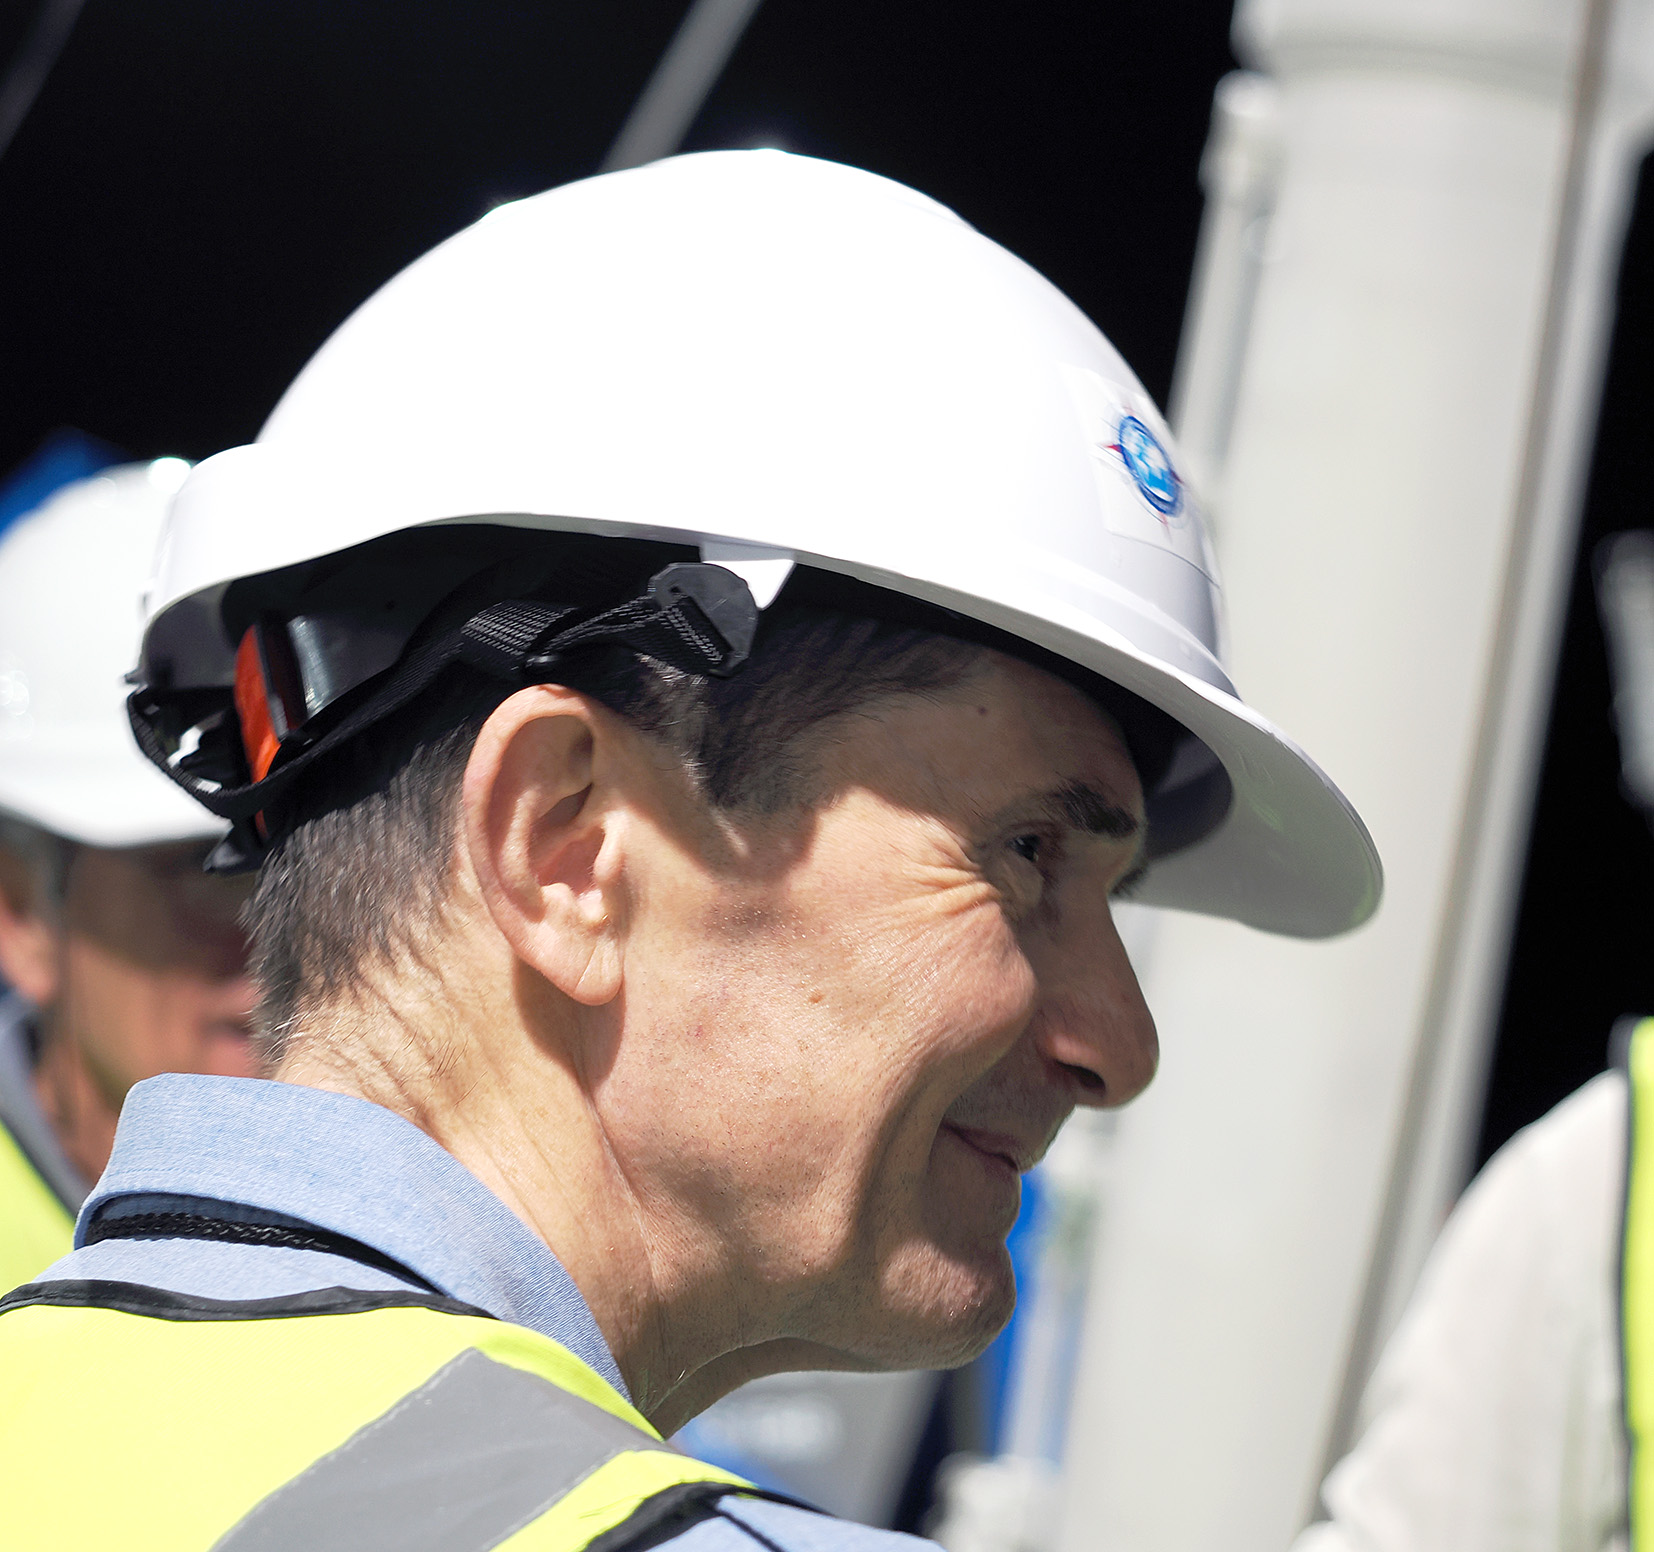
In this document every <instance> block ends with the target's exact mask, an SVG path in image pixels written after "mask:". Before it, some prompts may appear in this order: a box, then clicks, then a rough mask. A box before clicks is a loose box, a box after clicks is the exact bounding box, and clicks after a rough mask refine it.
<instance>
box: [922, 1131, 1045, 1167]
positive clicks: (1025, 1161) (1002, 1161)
mask: <svg viewBox="0 0 1654 1552" xmlns="http://www.w3.org/2000/svg"><path fill="white" fill-rule="evenodd" d="M942 1130H943V1131H944V1132H949V1133H951V1134H952V1135H953V1136H954V1137H957V1138H958V1139H959V1141H960V1142H962V1143H963V1144H964V1145H965V1146H966V1147H967V1148H969V1149H970V1150H971V1151H972V1152H973V1153H976V1154H978V1155H980V1156H981V1157H982V1158H983V1159H985V1160H987V1161H988V1162H989V1163H990V1164H991V1165H993V1166H995V1167H996V1168H999V1169H1003V1170H1004V1171H1005V1172H1006V1173H1008V1174H1010V1175H1012V1176H1017V1175H1022V1174H1025V1173H1026V1172H1027V1171H1028V1170H1030V1169H1032V1168H1033V1167H1034V1165H1035V1164H1036V1163H1037V1162H1038V1155H1037V1154H1036V1153H1035V1152H1034V1151H1033V1150H1032V1149H1030V1148H1029V1147H1028V1146H1027V1145H1026V1144H1025V1143H1022V1142H1019V1141H1018V1140H1017V1139H1016V1138H1015V1137H1012V1136H1010V1135H1009V1134H1007V1133H1005V1132H989V1131H983V1130H981V1129H980V1128H978V1127H974V1126H957V1125H955V1124H954V1123H953V1122H952V1121H944V1122H943V1123H942Z"/></svg>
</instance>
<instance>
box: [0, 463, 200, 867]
mask: <svg viewBox="0 0 1654 1552" xmlns="http://www.w3.org/2000/svg"><path fill="white" fill-rule="evenodd" d="M188 472H189V465H188V464H187V463H185V462H184V461H183V460H182V459H179V458H160V459H156V460H155V461H154V462H152V463H147V464H131V465H128V466H126V467H124V468H118V469H110V470H107V471H106V472H104V473H102V474H98V475H94V476H93V477H92V478H90V479H85V480H77V481H75V482H74V483H73V484H72V485H68V486H65V487H64V488H63V489H62V490H60V491H58V492H57V493H56V494H55V495H53V496H52V497H50V498H49V499H48V500H47V501H45V502H44V503H42V505H40V506H39V507H37V508H36V509H35V510H34V511H33V512H30V513H26V514H25V515H24V516H22V517H20V518H18V519H17V521H16V522H15V523H14V524H12V525H11V527H10V528H8V529H7V530H6V533H5V536H4V538H0V812H5V813H8V814H11V815H12V816H14V817H16V818H18V819H22V820H24V821H26V822H27V823H29V824H32V825H35V826H37V827H38V828H40V829H44V830H49V831H51V832H53V833H54V834H57V835H61V836H64V837H66V838H67V839H69V840H74V841H80V842H83V843H85V844H87V845H92V846H139V845H148V844H152V843H157V842H164V841H179V840H194V839H206V838H210V837H213V836H216V835H220V834H222V833H223V830H224V824H223V822H222V821H221V820H218V819H215V818H214V817H213V816H212V815H211V814H209V813H207V812H206V810H205V809H203V808H202V807H201V806H200V805H199V804H197V803H193V802H191V801H190V799H189V798H188V797H186V796H185V794H184V793H182V792H180V791H179V790H178V788H177V787H176V786H174V785H173V783H172V782H170V781H168V780H167V779H166V777H165V776H163V775H162V774H161V773H160V772H159V771H157V770H155V769H154V768H153V767H152V766H151V765H150V764H149V762H148V761H146V760H145V759H144V758H143V757H142V756H141V755H140V754H139V753H138V750H137V748H136V747H135V746H134V744H133V742H132V733H131V729H130V728H129V726H128V724H127V715H126V697H127V692H128V687H127V684H126V674H127V672H128V670H130V668H131V667H132V664H133V663H134V661H136V658H137V648H138V636H139V628H140V625H141V618H142V604H141V595H142V592H143V590H144V587H145V585H146V584H147V582H148V581H149V576H150V568H151V566H152V564H153V562H154V555H155V542H156V538H157V536H158V534H159V533H160V530H161V522H162V519H163V517H164V516H165V513H166V507H167V503H168V501H169V500H170V499H171V498H172V495H173V493H174V492H175V491H176V490H177V488H178V485H179V483H180V482H181V481H182V479H183V478H184V476H185V475H186V474H188Z"/></svg>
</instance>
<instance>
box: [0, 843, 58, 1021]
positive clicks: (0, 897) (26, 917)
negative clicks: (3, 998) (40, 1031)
mask: <svg viewBox="0 0 1654 1552" xmlns="http://www.w3.org/2000/svg"><path fill="white" fill-rule="evenodd" d="M57 947H58V945H57V928H56V927H55V926H54V925H53V923H52V921H51V918H50V916H49V915H48V914H47V911H46V902H45V901H44V900H42V899H41V889H40V876H39V869H38V868H37V867H36V866H35V865H34V864H33V863H32V862H30V861H29V859H28V858H26V857H20V856H18V854H17V853H16V852H14V851H12V850H11V849H10V848H9V847H5V846H0V976H4V977H5V978H6V980H7V981H9V982H10V983H11V984H12V985H13V986H14V987H16V988H17V990H18V991H19V992H21V993H22V994H23V996H24V997H26V998H28V1000H29V1001H30V1002H32V1003H33V1004H34V1005H35V1006H36V1007H37V1008H43V1007H45V1006H46V1005H47V1004H48V1003H49V1002H51V1000H52V999H53V998H54V997H56V996H57V983H58V953H57Z"/></svg>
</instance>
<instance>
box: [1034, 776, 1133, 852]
mask: <svg viewBox="0 0 1654 1552" xmlns="http://www.w3.org/2000/svg"><path fill="white" fill-rule="evenodd" d="M1045 801H1046V804H1047V806H1048V807H1050V808H1052V809H1054V810H1055V811H1056V812H1057V813H1059V814H1061V815H1062V817H1063V818H1064V819H1066V820H1067V821H1068V822H1069V823H1070V824H1071V825H1073V826H1074V828H1075V829H1076V830H1084V831H1085V832H1086V834H1087V835H1101V836H1105V837H1106V838H1107V839H1109V840H1111V841H1129V840H1131V839H1132V838H1133V837H1134V836H1141V835H1142V833H1143V821H1142V820H1141V819H1139V818H1138V817H1137V815H1136V814H1134V813H1132V811H1131V810H1130V809H1129V808H1123V807H1121V805H1120V804H1118V803H1111V802H1110V801H1109V800H1108V799H1107V798H1105V797H1104V796H1103V795H1102V793H1100V792H1099V791H1097V789H1096V788H1095V787H1088V786H1087V785H1086V784H1085V783H1084V782H1083V781H1071V782H1069V783H1067V785H1065V786H1062V787H1058V788H1057V790H1056V791H1055V792H1052V793H1050V794H1049V795H1048V796H1047V798H1046V800H1045Z"/></svg>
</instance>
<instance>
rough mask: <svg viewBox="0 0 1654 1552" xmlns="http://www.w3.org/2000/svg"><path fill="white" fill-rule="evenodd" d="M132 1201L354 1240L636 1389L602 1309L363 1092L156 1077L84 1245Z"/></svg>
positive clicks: (418, 1134) (515, 1222)
mask: <svg viewBox="0 0 1654 1552" xmlns="http://www.w3.org/2000/svg"><path fill="white" fill-rule="evenodd" d="M133 1195H162V1196H194V1197H205V1198H208V1199H210V1200H213V1201H222V1202H231V1203H235V1204H238V1205H241V1206H245V1207H252V1208H256V1209H260V1210H262V1211H265V1212H272V1213H280V1214H283V1215H285V1216H287V1217H291V1218H297V1219H300V1220H302V1221H303V1222H306V1223H310V1224H313V1225H315V1226H316V1227H317V1228H320V1229H328V1230H330V1231H332V1232H333V1233H335V1234H344V1235H348V1236H349V1237H350V1238H352V1239H355V1240H359V1241H361V1243H363V1244H364V1245H370V1246H372V1247H373V1248H374V1249H375V1250H378V1251H381V1252H382V1253H384V1254H385V1255H388V1256H390V1257H392V1258H393V1259H394V1260H397V1261H400V1262H401V1263H402V1264H403V1265H404V1266H407V1267H410V1268H412V1269H413V1270H414V1271H416V1272H418V1273H419V1274H420V1276H421V1277H424V1278H425V1279H427V1280H428V1281H429V1282H431V1283H434V1284H435V1285H436V1286H437V1287H438V1288H440V1289H442V1291H443V1292H444V1293H446V1294H447V1295H448V1296H449V1297H450V1298H455V1299H460V1300H462V1301H463V1302H465V1303H467V1304H475V1305H477V1306H478V1307H479V1308H481V1309H485V1310H487V1311H488V1312H489V1313H490V1314H492V1315H497V1316H498V1317H500V1318H501V1319H502V1320H510V1321H514V1322H515V1323H516V1324H518V1325H523V1326H528V1327H530V1328H532V1329H533V1330H535V1331H538V1332H540V1333H541V1334H542V1335H544V1336H548V1337H550V1338H551V1339H552V1340H553V1341H555V1342H560V1343H561V1344H562V1345H563V1346H564V1347H566V1348H568V1350H569V1351H570V1352H572V1353H573V1354H574V1355H575V1356H576V1357H577V1358H579V1359H581V1360H582V1361H583V1362H585V1363H587V1364H589V1365H590V1366H591V1367H592V1368H593V1369H595V1370H596V1371H597V1372H598V1373H599V1374H601V1375H602V1376H603V1378H604V1379H606V1380H607V1381H608V1382H609V1383H610V1384H611V1385H613V1386H614V1387H615V1388H616V1389H617V1390H618V1391H619V1392H620V1393H621V1395H623V1396H624V1395H627V1390H626V1384H625V1381H624V1380H623V1379H622V1378H621V1375H620V1369H619V1367H618V1366H617V1365H616V1363H615V1361H614V1356H613V1354H611V1353H610V1351H609V1348H608V1344H607V1343H606V1342H605V1341H604V1340H603V1334H602V1332H601V1331H600V1330H599V1329H598V1325H597V1321H596V1319H595V1318H594V1317H593V1315H592V1312H591V1308H590V1306H589V1305H588V1304H587V1303H586V1301H585V1299H584V1298H583V1297H582V1296H581V1293H580V1290H579V1289H578V1288H576V1287H575V1285H574V1280H573V1278H571V1277H570V1276H569V1274H568V1273H567V1272H566V1271H565V1270H564V1269H563V1266H562V1263H561V1262H559V1261H558V1259H557V1257H556V1256H554V1255H553V1254H552V1253H551V1251H550V1250H549V1249H548V1248H547V1247H546V1245H545V1242H544V1241H543V1240H541V1239H540V1238H539V1236H538V1235H536V1234H535V1233H533V1231H532V1230H530V1229H529V1227H528V1225H527V1224H525V1223H524V1222H523V1221H522V1219H520V1218H519V1217H517V1215H516V1214H515V1213H513V1212H512V1211H511V1210H510V1209H509V1208H508V1207H507V1206H506V1205H505V1203H504V1202H502V1201H501V1200H500V1199H499V1198H498V1197H497V1196H495V1195H494V1193H493V1192H492V1191H490V1190H489V1189H488V1188H487V1187H486V1186H485V1185H483V1183H482V1182H481V1181H480V1180H478V1179H477V1177H476V1176H475V1175H473V1174H472V1173H471V1171H470V1170H468V1169H467V1168H466V1167H465V1166H464V1165H463V1164H461V1163H460V1161H459V1160H458V1159H456V1158H455V1157H454V1156H453V1154H451V1153H449V1152H448V1151H447V1150H446V1149H445V1148H443V1147H442V1146H440V1144H438V1143H436V1142H434V1141H433V1140H432V1139H431V1138H429V1137H427V1136H426V1135H425V1133H424V1132H422V1131H420V1130H419V1128H418V1127H417V1126H414V1125H413V1124H412V1123H411V1122H409V1121H404V1120H403V1119H402V1118H401V1117H400V1116H398V1115H393V1114H392V1113H391V1112H390V1111H389V1110H386V1109H384V1108H383V1107H382V1106H379V1105H375V1104H371V1103H369V1102H368V1101H367V1100H365V1099H355V1098H352V1097H351V1096H349V1095H346V1094H331V1093H328V1092H327V1091H325V1090H323V1089H313V1088H303V1087H300V1086H298V1085H296V1084H291V1083H275V1082H272V1081H269V1080H267V1079H262V1078H217V1077H207V1076H203V1075H200V1074H183V1073H164V1074H162V1075H161V1076H160V1077H158V1078H150V1079H147V1080H146V1081H145V1082H143V1083H140V1084H138V1085H137V1086H136V1087H135V1088H133V1090H132V1091H131V1093H130V1094H128V1095H127V1099H126V1105H125V1108H124V1109H123V1110H122V1111H121V1119H120V1125H119V1127H118V1128H117V1130H116V1133H115V1147H114V1151H113V1152H112V1153H111V1155H110V1158H109V1167H108V1169H106V1170H105V1171H104V1174H103V1178H102V1179H101V1180H100V1181H99V1182H98V1184H97V1186H96V1187H95V1188H94V1190H93V1192H92V1194H91V1196H89V1197H88V1198H87V1200H86V1204H85V1206H84V1207H83V1208H82V1209H81V1214H80V1221H79V1223H78V1224H77V1225H76V1228H75V1244H76V1245H77V1246H79V1245H83V1244H84V1243H85V1242H86V1229H87V1225H88V1224H89V1223H91V1221H92V1220H93V1219H94V1218H95V1217H97V1216H98V1214H99V1213H100V1212H101V1211H102V1210H103V1209H104V1208H105V1207H107V1206H109V1205H110V1204H111V1203H113V1202H114V1201H116V1200H117V1199H119V1198H121V1197H125V1196H133Z"/></svg>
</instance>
